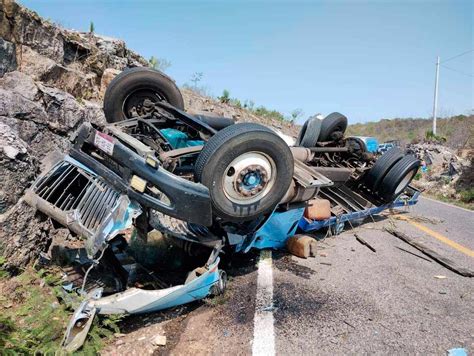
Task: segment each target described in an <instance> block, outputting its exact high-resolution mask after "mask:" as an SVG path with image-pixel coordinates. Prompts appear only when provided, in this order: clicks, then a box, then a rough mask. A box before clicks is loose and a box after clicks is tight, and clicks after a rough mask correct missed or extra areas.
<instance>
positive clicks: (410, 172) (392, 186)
mask: <svg viewBox="0 0 474 356" xmlns="http://www.w3.org/2000/svg"><path fill="white" fill-rule="evenodd" d="M420 165H421V162H420V160H419V159H416V158H415V157H413V156H410V155H408V156H405V157H403V158H402V159H401V160H399V161H398V162H397V163H396V164H395V165H394V166H393V167H392V169H390V171H389V172H388V173H387V175H386V176H385V178H384V179H383V180H382V183H381V184H380V187H379V189H378V196H379V197H380V198H382V199H383V200H384V201H385V202H391V201H393V200H395V199H396V198H397V197H398V196H399V195H400V194H401V193H403V191H404V190H405V188H406V187H407V186H408V184H410V182H411V181H412V179H413V177H415V175H416V173H417V172H418V168H419V167H420Z"/></svg>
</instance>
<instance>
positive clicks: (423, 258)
mask: <svg viewBox="0 0 474 356" xmlns="http://www.w3.org/2000/svg"><path fill="white" fill-rule="evenodd" d="M395 247H396V248H398V249H399V250H400V251H403V252H406V253H409V254H410V255H413V256H416V257H418V258H421V259H422V260H425V261H428V262H431V260H430V259H428V258H426V257H423V256H420V255H417V254H416V253H413V252H411V251H408V250H405V249H404V248H401V247H398V246H395Z"/></svg>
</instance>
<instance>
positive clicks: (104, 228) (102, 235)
mask: <svg viewBox="0 0 474 356" xmlns="http://www.w3.org/2000/svg"><path fill="white" fill-rule="evenodd" d="M141 213H142V210H141V208H140V206H139V205H138V204H137V203H135V202H131V201H130V199H129V198H128V196H126V195H125V194H123V195H121V196H120V198H119V199H118V201H117V202H116V204H115V206H114V207H113V208H112V210H111V211H110V213H109V214H108V215H107V216H106V217H105V219H104V220H103V222H102V223H101V224H100V226H99V228H98V229H97V231H96V232H95V234H94V235H93V236H91V237H90V238H88V239H87V242H86V245H85V247H86V250H87V254H88V255H89V256H90V257H92V256H95V255H96V254H97V253H98V252H99V251H100V250H102V249H103V248H105V247H106V246H107V243H108V242H109V241H111V240H112V239H113V238H114V237H115V236H117V235H119V234H121V233H124V232H125V231H126V230H127V229H129V228H130V227H131V226H132V224H133V220H134V219H135V218H136V217H138V216H139V215H140V214H141Z"/></svg>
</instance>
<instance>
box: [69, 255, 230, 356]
mask: <svg viewBox="0 0 474 356" xmlns="http://www.w3.org/2000/svg"><path fill="white" fill-rule="evenodd" d="M211 256H212V255H211ZM218 265H219V258H218V257H217V258H216V259H215V260H214V262H213V263H212V264H210V265H209V266H208V267H207V268H203V267H200V268H198V269H196V270H198V272H196V270H195V271H193V272H194V275H195V276H196V277H195V278H189V279H188V280H187V281H186V282H185V283H184V284H181V285H177V286H173V287H171V288H165V289H159V290H144V289H139V288H130V289H128V290H126V291H124V292H121V293H116V294H112V295H110V296H107V297H103V298H101V295H102V289H96V290H94V291H93V292H91V293H89V296H88V297H87V298H86V299H85V300H84V301H83V302H82V303H81V305H80V307H79V308H78V309H77V310H76V311H75V312H74V315H73V317H72V318H71V320H70V322H69V325H68V327H67V330H66V334H65V336H64V341H63V348H64V350H65V351H67V352H74V351H76V350H78V349H79V348H80V347H81V346H82V345H83V344H84V341H85V339H86V336H87V333H88V332H89V329H90V327H91V325H92V321H93V319H94V317H95V315H96V314H124V313H125V314H141V313H149V312H154V311H158V310H162V309H167V308H171V307H175V306H177V305H182V304H186V303H190V302H193V301H195V300H200V299H203V298H206V297H207V296H209V295H210V294H216V289H215V288H216V287H219V286H220V284H223V283H225V281H222V280H221V279H222V275H221V273H220V271H219V269H218ZM193 272H191V274H192V273H193ZM202 272H203V273H202ZM200 273H202V274H200ZM218 289H219V288H218Z"/></svg>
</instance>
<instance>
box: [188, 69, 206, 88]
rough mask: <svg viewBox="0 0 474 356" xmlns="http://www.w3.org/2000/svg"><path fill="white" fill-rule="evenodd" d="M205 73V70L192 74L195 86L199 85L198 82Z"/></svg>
mask: <svg viewBox="0 0 474 356" xmlns="http://www.w3.org/2000/svg"><path fill="white" fill-rule="evenodd" d="M203 75H204V73H203V72H194V73H193V75H191V82H192V83H193V87H194V88H197V87H198V83H199V82H200V81H201V79H202V77H203Z"/></svg>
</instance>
